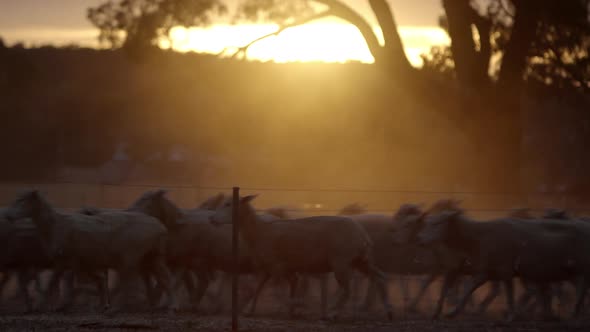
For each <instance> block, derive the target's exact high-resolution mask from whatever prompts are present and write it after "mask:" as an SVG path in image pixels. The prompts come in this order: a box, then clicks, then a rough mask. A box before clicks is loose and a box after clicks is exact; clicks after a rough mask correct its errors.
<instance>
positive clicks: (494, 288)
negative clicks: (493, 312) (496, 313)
mask: <svg viewBox="0 0 590 332" xmlns="http://www.w3.org/2000/svg"><path fill="white" fill-rule="evenodd" d="M498 295H500V284H498V283H497V282H492V284H491V286H490V289H489V291H488V293H487V295H486V297H485V298H484V299H483V301H481V303H480V304H479V306H478V308H477V313H478V314H479V315H483V314H485V313H486V312H487V310H488V307H489V306H490V304H492V302H494V300H495V299H496V298H497V297H498Z"/></svg>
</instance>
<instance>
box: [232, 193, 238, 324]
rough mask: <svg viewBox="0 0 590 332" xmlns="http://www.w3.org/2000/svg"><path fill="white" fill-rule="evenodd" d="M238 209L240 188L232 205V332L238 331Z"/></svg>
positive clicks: (234, 196) (234, 194)
mask: <svg viewBox="0 0 590 332" xmlns="http://www.w3.org/2000/svg"><path fill="white" fill-rule="evenodd" d="M239 208H240V188H239V187H234V188H233V204H232V256H233V266H234V271H233V272H234V273H233V275H232V289H231V305H232V308H231V329H232V331H238V328H239V327H238V318H239V317H238V310H239V304H238V301H239V299H238V285H239V276H240V268H239V265H240V261H239V254H240V250H239V245H240V243H239V225H240V223H239V222H238V211H239Z"/></svg>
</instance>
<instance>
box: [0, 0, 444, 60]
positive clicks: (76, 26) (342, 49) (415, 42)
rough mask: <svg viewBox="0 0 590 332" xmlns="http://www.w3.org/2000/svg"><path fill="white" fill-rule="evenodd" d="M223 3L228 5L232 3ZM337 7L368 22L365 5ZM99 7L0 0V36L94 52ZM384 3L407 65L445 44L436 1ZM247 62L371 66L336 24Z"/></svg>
mask: <svg viewBox="0 0 590 332" xmlns="http://www.w3.org/2000/svg"><path fill="white" fill-rule="evenodd" d="M226 1H228V2H229V3H230V4H231V3H232V1H235V0H226ZM343 1H344V2H346V3H347V4H349V5H350V6H351V7H353V8H355V9H358V10H359V12H360V13H362V14H363V15H365V17H367V18H368V19H369V20H371V21H374V19H373V17H372V15H371V13H370V10H369V8H368V5H367V1H365V0H343ZM101 2H103V0H14V1H13V0H0V36H1V37H3V38H4V39H5V41H7V42H8V43H14V42H17V41H23V42H25V44H27V45H39V44H57V45H63V44H69V43H76V44H80V45H83V46H95V45H96V36H97V31H96V30H95V29H93V28H92V26H91V25H90V24H89V23H88V22H87V21H86V18H85V10H86V8H88V7H89V6H92V5H96V4H98V3H101ZM389 2H390V4H391V7H392V9H393V10H394V13H395V15H396V19H397V21H398V23H399V25H400V34H401V36H402V39H403V41H404V45H405V48H406V54H407V55H408V58H409V59H410V61H411V62H412V63H414V64H415V65H420V63H421V60H420V57H419V55H420V54H421V53H424V52H427V51H428V50H429V49H430V47H431V46H432V45H440V44H448V43H449V39H448V36H447V35H446V33H445V32H444V31H442V30H441V29H439V28H438V27H437V26H436V24H437V18H438V15H440V14H441V13H442V9H441V7H440V0H421V1H407V0H390V1H389ZM274 29H276V27H275V26H274V25H271V24H248V25H240V26H231V25H228V24H224V23H223V22H217V23H216V24H215V25H213V26H211V27H207V28H193V29H190V30H186V29H177V30H176V31H174V39H173V41H174V42H173V45H172V47H173V48H174V49H176V50H179V51H199V52H210V53H219V52H221V51H223V50H224V49H227V50H228V51H231V50H232V49H235V48H236V47H239V46H242V45H244V44H247V43H248V42H249V41H250V40H252V39H255V38H257V37H259V36H262V35H264V34H266V33H269V32H272V31H274ZM377 32H379V31H378V30H377ZM377 35H380V34H379V33H378V34H377ZM164 46H166V45H164ZM249 57H250V58H252V59H259V60H274V61H277V62H286V61H330V62H344V61H350V60H355V61H362V62H371V61H372V57H371V55H370V53H369V51H368V49H367V47H366V44H365V43H364V40H363V39H362V37H361V35H360V33H359V32H358V31H357V30H356V28H355V27H353V26H351V25H348V24H344V23H342V22H340V21H336V20H322V21H319V22H315V23H313V24H309V25H306V26H302V27H297V28H293V29H289V30H287V31H285V32H283V33H282V34H281V35H280V36H278V37H271V38H269V39H267V40H264V41H261V42H260V43H258V44H256V45H255V46H253V47H252V48H251V49H250V51H249Z"/></svg>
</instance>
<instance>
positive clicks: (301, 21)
mask: <svg viewBox="0 0 590 332" xmlns="http://www.w3.org/2000/svg"><path fill="white" fill-rule="evenodd" d="M332 14H333V12H332V10H331V9H328V10H325V11H323V12H320V13H317V14H315V15H311V16H308V17H304V18H302V19H299V20H295V21H294V22H292V23H289V24H285V25H282V26H279V28H278V29H277V30H276V31H274V32H271V33H269V34H266V35H264V36H261V37H258V38H256V39H254V40H253V41H251V42H249V43H248V44H246V45H244V46H242V47H240V48H238V50H237V51H236V52H235V53H234V54H233V55H232V56H231V57H232V59H233V58H236V57H237V56H238V55H240V54H244V56H245V55H246V53H248V49H249V48H250V47H251V46H252V45H254V44H256V43H258V42H259V41H261V40H264V39H266V38H269V37H272V36H278V35H280V34H281V33H282V32H283V31H285V30H287V29H290V28H294V27H297V26H300V25H304V24H306V23H309V22H311V21H315V20H319V19H321V18H324V17H328V16H331V15H332ZM225 51H226V50H224V51H222V52H221V53H222V54H223V53H225Z"/></svg>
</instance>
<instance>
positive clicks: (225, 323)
mask: <svg viewBox="0 0 590 332" xmlns="http://www.w3.org/2000/svg"><path fill="white" fill-rule="evenodd" d="M373 318H374V317H373V316H372V315H367V316H366V317H359V318H356V319H355V318H352V317H350V318H348V319H346V320H343V321H341V322H338V323H328V322H318V321H316V320H308V319H304V320H288V319H285V317H278V316H277V317H276V318H243V319H242V320H241V324H240V326H241V330H242V331H417V332H420V331H450V332H455V331H476V332H478V331H482V332H483V331H486V332H487V331H497V332H499V331H570V330H571V331H574V330H579V331H587V330H588V329H590V321H588V320H584V321H578V322H567V323H566V322H563V323H560V322H528V321H526V322H514V323H510V324H507V323H503V322H493V321H489V320H488V321H484V320H475V319H474V320H471V319H465V320H461V321H437V322H431V321H428V320H413V319H408V320H400V321H395V322H392V323H388V322H385V321H379V320H377V321H376V320H374V319H373ZM230 326H231V320H230V318H228V317H227V316H205V317H198V316H196V315H189V314H186V315H184V314H179V315H175V316H171V315H164V314H155V315H150V314H133V315H120V316H116V317H114V318H108V317H106V316H103V315H94V314H75V315H48V314H40V315H22V316H21V315H15V316H3V317H1V318H0V330H2V331H41V330H42V331H152V330H153V331H228V330H229V327H230Z"/></svg>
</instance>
